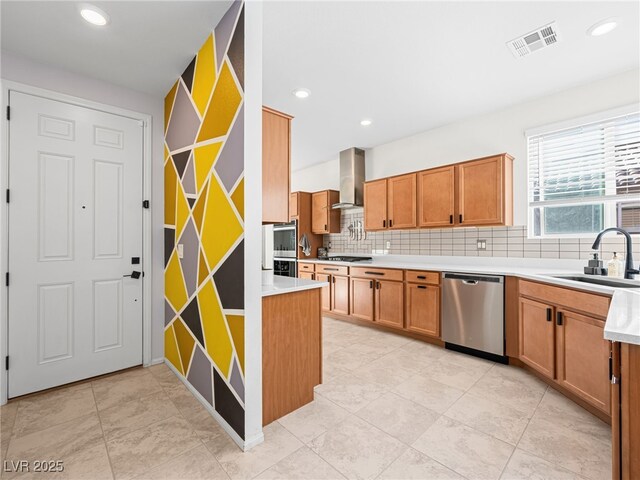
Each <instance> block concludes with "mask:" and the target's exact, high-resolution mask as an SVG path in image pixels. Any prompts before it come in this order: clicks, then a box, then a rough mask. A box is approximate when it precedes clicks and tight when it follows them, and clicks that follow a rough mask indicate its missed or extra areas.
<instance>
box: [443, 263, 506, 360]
mask: <svg viewBox="0 0 640 480" xmlns="http://www.w3.org/2000/svg"><path fill="white" fill-rule="evenodd" d="M442 339H443V340H444V342H445V346H446V347H447V348H450V349H452V350H458V351H461V352H464V353H469V354H472V355H476V356H480V357H483V358H488V359H491V360H495V361H499V362H502V363H506V361H507V359H506V357H505V354H504V349H505V346H504V343H505V339H504V277H503V276H497V275H479V274H478V275H476V274H466V273H452V272H444V273H443V274H442Z"/></svg>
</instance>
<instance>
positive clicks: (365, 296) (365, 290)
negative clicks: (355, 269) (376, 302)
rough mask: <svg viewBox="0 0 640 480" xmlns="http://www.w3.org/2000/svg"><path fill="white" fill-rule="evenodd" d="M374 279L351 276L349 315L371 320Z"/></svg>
mask: <svg viewBox="0 0 640 480" xmlns="http://www.w3.org/2000/svg"><path fill="white" fill-rule="evenodd" d="M373 288H374V280H371V279H368V278H351V316H352V317H355V318H360V319H362V320H373V291H374V290H373Z"/></svg>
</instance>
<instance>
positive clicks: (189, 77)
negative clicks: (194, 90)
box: [182, 55, 198, 91]
mask: <svg viewBox="0 0 640 480" xmlns="http://www.w3.org/2000/svg"><path fill="white" fill-rule="evenodd" d="M196 58H198V56H197V55H196V56H195V57H193V60H191V63H190V64H189V66H188V67H187V68H185V70H184V72H182V81H183V82H184V84H185V85H186V86H187V90H189V91H191V86H192V85H193V72H194V71H195V69H196Z"/></svg>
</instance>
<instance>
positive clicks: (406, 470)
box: [378, 448, 464, 480]
mask: <svg viewBox="0 0 640 480" xmlns="http://www.w3.org/2000/svg"><path fill="white" fill-rule="evenodd" d="M426 479H434V480H436V479H437V480H464V477H462V476H460V475H458V474H457V473H456V472H454V471H453V470H450V469H448V468H447V467H445V466H444V465H441V464H440V463H438V462H436V461H435V460H433V459H432V458H429V457H427V456H426V455H424V454H422V453H420V452H418V451H417V450H414V449H413V448H409V449H407V450H406V451H405V452H404V453H403V454H402V455H400V457H398V458H397V459H396V460H395V461H394V462H393V463H392V464H391V465H390V466H389V468H387V469H386V470H385V471H384V472H382V474H381V475H380V476H379V477H378V480H426Z"/></svg>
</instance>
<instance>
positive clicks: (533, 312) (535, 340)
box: [518, 297, 555, 379]
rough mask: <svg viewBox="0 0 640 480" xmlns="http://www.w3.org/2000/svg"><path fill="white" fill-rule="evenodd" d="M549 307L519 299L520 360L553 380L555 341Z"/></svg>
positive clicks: (551, 309) (551, 311)
mask: <svg viewBox="0 0 640 480" xmlns="http://www.w3.org/2000/svg"><path fill="white" fill-rule="evenodd" d="M553 313H554V312H553V308H552V307H551V305H547V304H544V303H539V302H534V301H533V300H529V299H527V298H522V297H521V298H520V319H519V327H520V328H519V329H518V335H519V350H520V360H522V361H523V362H524V363H526V364H527V365H529V366H531V367H533V368H535V369H536V370H538V371H539V372H540V373H542V374H543V375H545V376H547V377H549V378H552V379H553V378H555V341H554V321H553V317H554V315H553Z"/></svg>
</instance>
